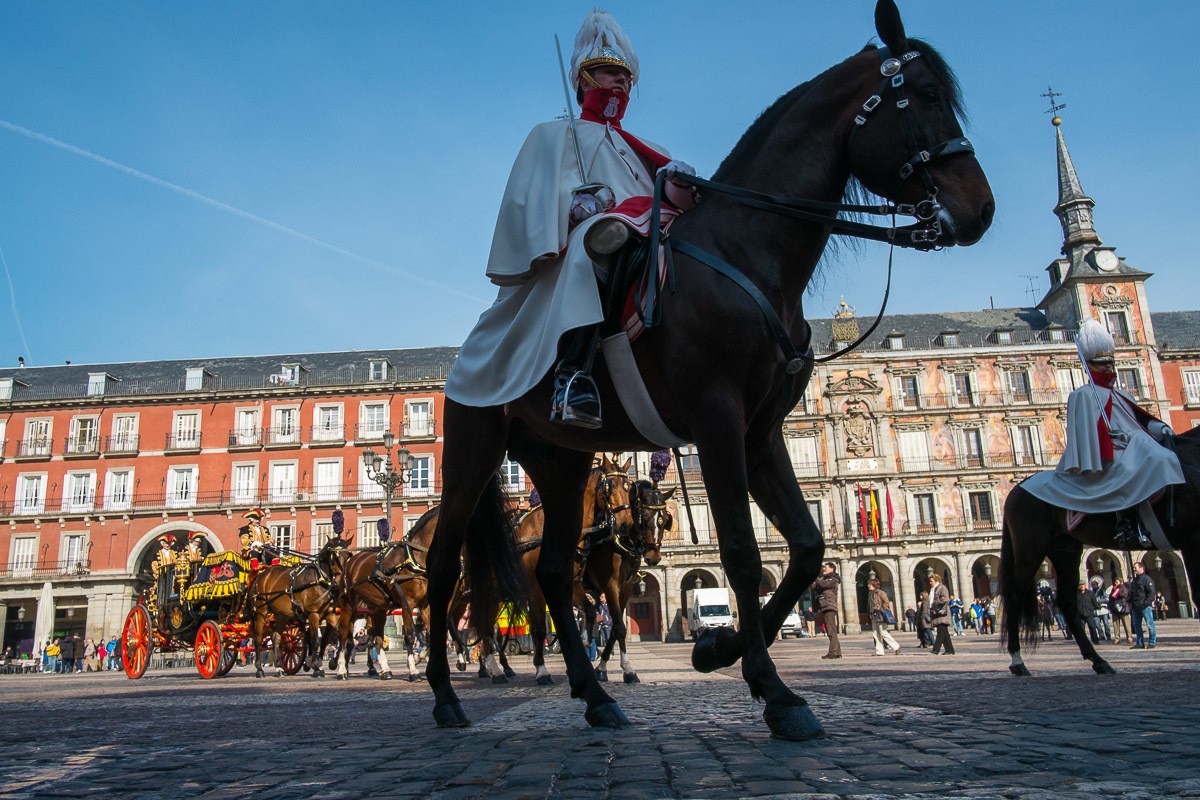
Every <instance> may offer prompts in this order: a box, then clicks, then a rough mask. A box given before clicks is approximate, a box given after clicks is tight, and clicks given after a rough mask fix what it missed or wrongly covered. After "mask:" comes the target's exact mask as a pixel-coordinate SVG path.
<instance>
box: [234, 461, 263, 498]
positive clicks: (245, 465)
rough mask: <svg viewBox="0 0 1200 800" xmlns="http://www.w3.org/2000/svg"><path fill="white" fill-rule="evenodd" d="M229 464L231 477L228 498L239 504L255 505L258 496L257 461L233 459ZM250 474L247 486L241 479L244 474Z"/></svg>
mask: <svg viewBox="0 0 1200 800" xmlns="http://www.w3.org/2000/svg"><path fill="white" fill-rule="evenodd" d="M230 466H231V470H230V472H231V474H232V477H231V478H230V481H229V498H230V500H231V501H232V502H234V503H237V504H239V505H256V504H257V503H258V502H259V497H258V462H257V461H235V462H234V463H233V464H231V465H230ZM247 473H248V474H249V475H250V485H249V487H248V489H247V487H246V486H245V485H244V484H243V482H242V481H241V478H242V477H244V476H245V475H246V474H247Z"/></svg>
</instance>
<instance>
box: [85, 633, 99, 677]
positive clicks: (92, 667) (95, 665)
mask: <svg viewBox="0 0 1200 800" xmlns="http://www.w3.org/2000/svg"><path fill="white" fill-rule="evenodd" d="M83 664H84V670H85V671H86V672H98V671H99V662H98V661H97V660H96V642H95V640H93V639H91V638H88V640H87V641H85V642H84V643H83Z"/></svg>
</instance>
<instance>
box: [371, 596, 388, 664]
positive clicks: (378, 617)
mask: <svg viewBox="0 0 1200 800" xmlns="http://www.w3.org/2000/svg"><path fill="white" fill-rule="evenodd" d="M387 618H388V609H387V606H386V605H384V606H382V607H381V608H379V609H378V610H375V611H372V612H371V617H370V619H371V639H370V641H371V642H373V643H374V645H375V669H376V670H378V672H379V680H381V681H390V680H391V679H392V668H391V666H390V665H389V664H388V658H387V651H386V650H385V649H384V645H385V644H386V643H387V637H386V636H384V632H383V626H384V625H386V624H387Z"/></svg>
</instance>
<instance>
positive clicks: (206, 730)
mask: <svg viewBox="0 0 1200 800" xmlns="http://www.w3.org/2000/svg"><path fill="white" fill-rule="evenodd" d="M1159 631H1160V638H1159V647H1158V648H1157V649H1155V650H1134V651H1131V650H1129V649H1127V648H1126V647H1124V646H1106V647H1105V648H1104V650H1103V652H1104V654H1105V656H1106V657H1107V658H1109V660H1110V661H1111V662H1112V664H1113V665H1114V666H1115V667H1116V668H1117V670H1118V674H1116V675H1110V676H1099V675H1095V674H1093V673H1092V672H1091V670H1090V669H1089V668H1088V665H1087V664H1086V663H1084V662H1082V661H1081V660H1080V659H1079V657H1078V651H1077V650H1076V649H1075V647H1074V645H1073V644H1071V643H1069V642H1064V641H1062V640H1059V639H1056V640H1055V641H1052V642H1049V643H1047V644H1046V645H1044V646H1043V647H1041V648H1040V649H1039V650H1038V651H1037V653H1036V654H1033V655H1030V656H1029V657H1028V658H1027V663H1028V664H1029V667H1030V669H1031V670H1032V671H1033V672H1034V677H1032V678H1025V679H1021V680H1018V679H1016V678H1013V677H1012V676H1010V675H1009V674H1008V671H1007V656H1005V655H1004V654H1003V653H1001V652H1000V651H999V650H998V646H997V641H996V637H994V636H976V635H974V634H968V635H966V636H963V637H958V638H957V639H955V645H956V647H957V648H958V650H959V653H958V654H957V655H955V656H953V657H949V656H940V657H935V656H932V655H930V654H929V653H928V652H926V651H923V650H921V649H920V648H916V647H912V648H910V647H909V646H908V645H909V644H910V642H911V641H912V640H913V636H912V635H911V634H905V635H903V636H902V638H901V644H902V645H903V651H902V652H901V653H900V654H899V655H898V656H890V655H889V656H886V657H883V658H876V657H872V656H871V646H870V639H869V637H867V636H851V637H846V638H845V639H843V648H844V652H845V654H846V655H845V658H843V659H841V660H840V661H832V662H830V661H823V660H821V659H820V655H821V654H823V653H824V652H825V640H824V639H817V640H811V639H810V640H800V641H795V640H789V641H785V642H778V643H776V644H775V646H774V647H772V649H771V652H772V654H773V655H774V656H775V658H776V660H777V662H778V664H779V667H780V672H781V674H782V675H783V677H784V679H785V680H786V681H787V682H788V684H789V685H790V686H792V687H794V688H796V689H797V690H798V691H800V692H801V693H802V694H804V695H805V696H806V697H807V698H808V700H809V702H810V703H811V704H812V706H813V708H814V710H815V711H816V713H817V715H818V717H819V718H820V719H821V720H822V722H823V724H824V725H825V728H826V731H827V732H828V734H829V737H828V738H827V739H823V740H818V741H814V742H808V743H802V744H797V743H789V742H781V741H775V740H772V739H771V738H770V736H769V734H768V732H767V729H766V726H765V725H764V724H763V722H762V720H761V713H762V710H761V706H757V705H756V704H754V703H753V702H752V701H751V700H750V699H749V696H748V693H747V690H746V688H745V684H744V683H743V682H742V680H741V676H740V672H739V670H738V669H737V668H736V667H735V668H733V669H730V670H725V671H723V672H721V673H716V674H713V675H698V674H697V673H695V672H693V671H692V670H691V668H690V666H689V665H688V657H689V655H690V646H688V645H659V644H639V645H634V647H633V649H632V651H631V656H632V658H633V662H634V665H635V666H636V667H637V668H638V671H639V673H640V675H641V678H642V681H643V683H641V684H639V685H633V686H628V685H625V684H623V683H621V682H620V681H619V675H620V670H619V668H616V665H615V664H613V665H612V666H613V667H614V669H612V670H610V675H613V676H614V677H617V681H618V682H616V683H610V684H609V686H610V689H611V693H612V694H613V695H614V697H615V698H616V699H617V701H618V702H619V703H620V704H621V706H622V708H623V709H624V710H625V712H626V714H627V715H628V716H629V718H630V719H631V720H632V721H633V723H634V724H633V726H632V727H630V728H626V729H623V730H619V731H608V730H602V731H599V730H592V729H590V728H589V727H588V726H587V724H586V723H585V722H584V719H583V705H582V703H581V702H579V701H575V700H571V699H570V697H569V696H568V692H567V689H566V687H565V685H564V682H563V681H562V680H560V681H559V683H558V685H556V686H552V687H539V686H536V685H534V684H533V681H532V670H531V668H530V666H529V662H528V659H522V658H518V659H516V660H515V661H514V666H515V667H516V668H517V670H518V672H519V673H520V675H519V677H518V678H517V679H516V681H515V682H513V683H510V684H508V685H505V686H494V685H492V684H491V683H490V682H487V683H485V682H483V681H480V680H479V679H478V678H477V677H475V675H474V671H473V669H472V671H470V672H466V673H455V678H454V679H455V682H456V687H457V689H458V690H459V694H460V696H461V698H462V700H463V705H464V707H465V708H466V710H467V713H468V714H469V715H470V716H471V718H472V719H473V720H474V722H475V724H474V726H473V727H471V728H468V729H465V730H453V731H440V730H437V729H436V728H434V727H433V722H432V717H431V716H430V711H431V708H432V695H431V694H430V692H429V690H428V687H427V686H426V685H424V684H423V683H416V684H409V683H407V682H406V681H400V680H394V681H391V682H386V683H382V682H379V681H376V680H373V679H367V678H365V677H361V676H358V677H356V678H355V679H354V680H351V681H348V682H346V683H336V682H334V681H332V680H330V679H325V680H313V679H311V678H307V677H299V676H298V677H293V678H268V679H263V680H256V679H255V678H254V677H253V673H252V671H251V670H248V669H243V668H237V669H235V670H234V672H233V673H232V674H231V675H230V676H229V677H227V678H224V679H219V680H214V681H203V680H201V679H199V678H198V677H197V676H196V674H195V672H194V671H192V670H190V669H174V670H161V671H157V672H151V673H148V674H147V675H146V676H145V677H144V678H142V679H141V680H140V681H130V680H128V679H127V678H125V676H124V675H123V674H122V673H106V674H103V675H76V676H53V675H44V676H43V675H32V676H0V720H3V722H2V723H0V798H9V797H18V796H20V797H23V798H42V797H71V798H86V797H90V796H93V795H96V796H99V795H104V796H106V797H111V796H119V797H133V798H158V797H162V798H184V797H186V798H192V797H202V798H240V797H250V796H253V797H255V798H256V799H257V800H270V799H271V798H310V797H311V798H356V797H401V798H407V797H427V796H428V797H436V798H447V799H450V798H455V799H457V798H469V797H483V796H486V797H502V798H510V797H511V798H527V797H528V798H532V797H567V798H574V797H585V796H586V797H588V798H601V797H612V798H730V797H770V798H790V797H820V798H841V797H849V798H885V797H886V798H898V797H903V798H933V797H937V798H957V797H965V798H979V799H980V800H982V799H983V798H1023V799H1025V798H1027V799H1028V800H1039V799H1040V798H1061V799H1062V800H1068V799H1071V800H1073V799H1074V798H1079V800H1083V798H1089V800H1090V798H1093V797H1095V796H1097V795H1102V796H1105V797H1118V798H1125V799H1126V800H1134V798H1146V799H1149V798H1160V797H1200V736H1198V733H1200V691H1198V689H1200V681H1198V679H1200V658H1198V656H1200V626H1197V624H1196V623H1195V622H1194V621H1174V622H1169V623H1164V624H1161V625H1160V628H1159ZM362 666H363V665H362V663H361V660H360V663H359V665H358V667H359V668H360V669H361V668H362ZM550 666H551V667H552V671H554V672H556V674H557V675H556V676H558V675H561V674H562V671H563V670H562V664H561V661H558V660H557V659H556V660H555V661H554V662H553V663H551V665H550Z"/></svg>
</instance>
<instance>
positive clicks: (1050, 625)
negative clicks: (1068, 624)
mask: <svg viewBox="0 0 1200 800" xmlns="http://www.w3.org/2000/svg"><path fill="white" fill-rule="evenodd" d="M1037 603H1038V622H1039V623H1040V624H1041V631H1042V641H1043V642H1048V641H1050V638H1051V636H1050V634H1051V633H1052V632H1053V631H1054V612H1053V610H1052V609H1051V607H1050V598H1048V597H1046V595H1043V594H1039V595H1038V600H1037Z"/></svg>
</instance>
